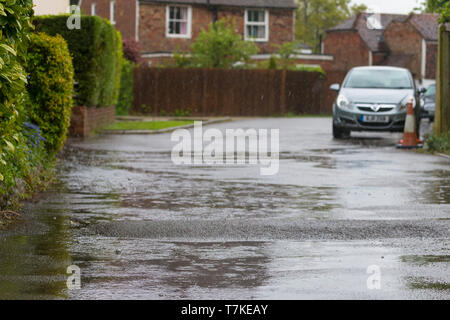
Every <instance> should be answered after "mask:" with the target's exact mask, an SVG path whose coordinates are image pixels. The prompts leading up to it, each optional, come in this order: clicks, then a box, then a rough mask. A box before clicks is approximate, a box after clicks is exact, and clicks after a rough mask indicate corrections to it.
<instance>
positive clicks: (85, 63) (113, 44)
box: [34, 15, 122, 107]
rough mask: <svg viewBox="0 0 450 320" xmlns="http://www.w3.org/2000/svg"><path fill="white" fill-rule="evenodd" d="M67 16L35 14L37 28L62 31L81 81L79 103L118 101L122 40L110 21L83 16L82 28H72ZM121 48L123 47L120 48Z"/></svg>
mask: <svg viewBox="0 0 450 320" xmlns="http://www.w3.org/2000/svg"><path fill="white" fill-rule="evenodd" d="M68 17H69V16H68V15H58V16H39V17H35V19H34V24H35V26H36V30H37V31H39V32H45V33H47V34H49V35H52V36H54V35H57V34H60V35H61V36H62V37H63V38H64V39H65V40H66V41H67V44H68V47H69V51H70V53H71V55H72V58H73V65H74V70H75V81H76V82H78V86H77V92H76V99H75V100H76V101H75V102H76V104H77V105H84V106H87V107H106V106H112V105H116V104H117V100H118V98H119V90H120V77H121V63H122V40H121V39H120V38H121V37H120V33H118V32H117V31H116V29H115V28H114V27H113V26H112V25H111V23H109V22H108V21H107V20H105V19H102V18H100V17H97V16H81V29H74V30H69V29H68V28H67V25H66V22H67V19H68ZM119 49H120V50H119Z"/></svg>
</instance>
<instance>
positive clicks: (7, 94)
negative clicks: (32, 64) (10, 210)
mask: <svg viewBox="0 0 450 320" xmlns="http://www.w3.org/2000/svg"><path fill="white" fill-rule="evenodd" d="M32 5H33V3H32V1H31V0H15V1H12V0H10V1H1V2H0V28H1V29H0V195H2V194H3V195H5V194H6V193H8V192H9V191H10V189H11V188H12V187H14V186H15V184H16V178H20V177H21V176H22V175H23V174H22V173H21V171H22V169H23V167H24V165H26V159H25V154H24V152H23V149H24V148H23V147H24V146H25V142H24V139H25V138H24V137H23V134H22V132H21V131H22V125H21V122H22V119H23V117H24V114H23V104H24V99H25V84H26V82H27V79H26V75H25V71H24V69H23V61H24V59H25V53H26V46H25V39H26V37H27V35H28V33H29V32H30V19H31V16H32V14H33V10H32ZM0 198H2V197H0ZM3 202H4V201H2V199H0V206H3V205H2V203H3Z"/></svg>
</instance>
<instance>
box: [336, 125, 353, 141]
mask: <svg viewBox="0 0 450 320" xmlns="http://www.w3.org/2000/svg"><path fill="white" fill-rule="evenodd" d="M333 137H334V138H335V139H346V138H349V137H350V131H349V130H345V129H340V128H338V127H337V126H336V125H334V124H333Z"/></svg>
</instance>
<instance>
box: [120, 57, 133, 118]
mask: <svg viewBox="0 0 450 320" xmlns="http://www.w3.org/2000/svg"><path fill="white" fill-rule="evenodd" d="M134 68H135V64H134V63H133V62H131V61H128V60H126V59H124V60H123V65H122V79H121V80H120V95H119V102H118V103H117V106H116V114H118V115H121V116H126V115H128V113H129V112H130V109H131V105H132V104H133V100H134V92H133V85H134Z"/></svg>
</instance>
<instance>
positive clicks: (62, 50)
mask: <svg viewBox="0 0 450 320" xmlns="http://www.w3.org/2000/svg"><path fill="white" fill-rule="evenodd" d="M26 71H27V73H28V74H29V84H28V87H27V89H28V93H29V104H28V107H27V112H28V120H27V121H29V122H31V123H33V124H35V125H37V126H38V127H39V128H40V130H42V134H43V136H44V137H45V139H46V143H45V145H46V149H47V151H48V153H49V154H55V153H56V152H58V151H60V150H61V148H62V147H63V145H64V142H65V139H66V133H67V129H68V127H69V124H70V115H71V110H72V104H73V102H72V91H73V66H72V58H71V57H70V53H69V49H68V48H67V43H66V41H65V40H64V39H63V38H62V37H61V36H59V35H58V36H56V37H51V36H48V35H46V34H44V33H38V34H33V35H32V36H31V41H30V45H29V48H28V59H27V63H26Z"/></svg>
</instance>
